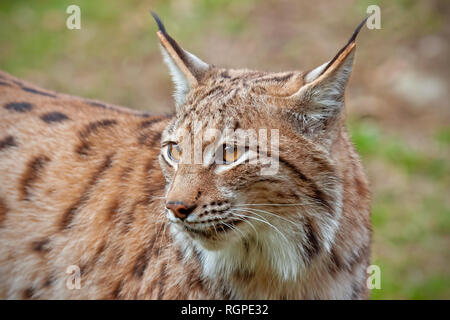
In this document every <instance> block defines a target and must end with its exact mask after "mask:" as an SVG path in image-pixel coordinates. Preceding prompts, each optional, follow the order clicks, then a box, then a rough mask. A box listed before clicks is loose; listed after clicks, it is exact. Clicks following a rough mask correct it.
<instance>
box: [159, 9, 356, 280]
mask: <svg viewBox="0 0 450 320" xmlns="http://www.w3.org/2000/svg"><path fill="white" fill-rule="evenodd" d="M156 20H157V22H158V25H159V27H160V31H159V32H158V36H159V39H160V41H161V49H162V53H163V56H164V58H165V62H166V63H167V65H168V66H169V69H170V71H171V74H172V77H173V80H174V83H175V87H176V90H175V100H176V103H177V114H176V117H175V119H174V120H173V121H172V122H171V124H170V125H169V126H168V127H167V128H166V130H165V131H164V133H163V136H162V148H161V154H160V164H161V167H162V169H163V173H164V175H165V178H166V181H167V186H166V208H167V217H168V220H169V221H170V222H171V223H172V226H173V228H172V231H173V232H174V234H175V236H176V237H178V238H179V239H181V242H183V243H186V242H193V243H194V245H197V246H199V248H200V249H207V250H213V251H214V250H219V252H218V253H217V254H218V255H219V256H227V254H225V253H226V252H228V253H229V254H228V257H227V258H223V261H226V260H227V259H228V260H239V259H236V256H239V255H242V257H243V259H242V260H245V256H247V255H251V252H250V251H251V250H250V249H249V248H260V249H259V250H258V254H257V255H256V256H255V260H258V259H261V256H266V259H267V261H266V262H265V266H263V267H262V269H263V270H276V272H275V273H276V274H277V276H278V277H280V278H284V279H291V280H294V279H296V277H297V275H298V274H299V272H301V270H304V269H305V268H306V267H307V266H308V265H309V264H310V263H311V261H312V260H313V259H315V258H316V257H317V256H320V255H321V254H323V253H324V252H329V250H330V248H331V247H332V244H333V242H334V239H335V234H336V230H337V228H338V226H339V220H340V218H341V214H342V202H343V200H342V198H343V184H342V181H341V177H340V176H339V170H338V168H337V167H336V160H337V159H336V157H334V156H333V154H332V153H333V148H334V147H335V141H337V140H339V138H340V135H341V131H342V124H343V113H342V109H343V96H344V89H345V85H346V83H347V80H348V77H349V74H350V71H351V66H352V62H353V58H354V47H355V43H354V38H355V36H356V34H357V32H358V31H359V28H361V26H362V25H360V27H359V28H358V29H357V31H356V32H355V34H354V36H353V37H352V39H351V40H350V41H349V43H348V44H347V45H346V46H345V47H344V48H343V49H342V50H341V51H340V52H339V53H338V54H337V55H336V57H335V58H334V59H332V60H331V61H330V62H328V63H325V64H323V65H322V66H319V67H318V68H316V69H314V70H312V71H310V72H284V73H266V72H259V71H249V70H228V69H220V68H216V67H214V66H210V65H208V64H207V63H205V62H203V61H202V60H200V59H199V58H197V57H195V56H194V55H192V54H191V53H189V52H187V51H185V50H183V49H182V48H181V47H179V46H178V44H177V43H176V42H175V41H174V40H173V39H172V38H171V37H170V36H169V35H168V34H167V33H166V31H165V28H164V26H163V25H162V24H161V23H160V21H159V20H158V18H157V17H156ZM261 129H262V130H265V132H270V135H271V136H272V138H273V136H274V134H273V133H274V132H275V131H276V135H275V136H276V137H275V138H276V139H270V143H268V144H271V147H272V148H271V147H269V146H268V145H267V142H268V139H266V140H264V139H258V138H259V137H258V138H257V139H256V140H257V142H256V143H253V144H252V143H249V141H250V140H252V139H250V138H249V137H250V136H251V135H247V136H246V137H247V138H248V139H242V138H241V139H238V138H236V136H238V134H237V131H244V132H248V131H250V130H253V132H254V133H256V135H258V133H259V132H260V130H261ZM274 130H275V131H274ZM229 131H231V132H232V134H231V135H230V134H224V132H229ZM211 132H213V134H211ZM217 132H218V133H217ZM237 140H239V141H240V143H239V142H236V141H237ZM261 141H262V142H263V143H261ZM264 142H265V143H266V145H264ZM246 143H248V144H246ZM273 145H276V148H275V149H274V148H273ZM198 154H199V155H198ZM274 157H275V162H276V170H274V171H273V172H272V173H271V174H270V175H266V174H262V170H261V169H263V167H264V166H265V165H266V164H267V161H266V162H264V161H259V160H262V159H264V158H269V159H270V160H271V161H270V162H271V163H272V162H273V161H274V159H273V158H274ZM195 159H196V160H197V161H196V160H195ZM255 159H258V161H252V160H255ZM198 160H200V161H198ZM266 160H267V159H266ZM241 247H243V248H244V249H243V250H240V248H241ZM261 248H264V249H261ZM263 251H265V252H266V253H264V252H263ZM205 255H207V256H210V255H211V253H210V252H209V253H208V252H206V253H205ZM205 259H208V258H205ZM213 260H214V261H215V262H214V263H212V264H213V265H214V266H215V267H214V270H213V271H211V272H212V273H216V274H217V272H220V269H221V267H220V266H218V265H220V263H217V260H220V258H217V257H216V258H214V259H213ZM263 260H264V259H263ZM277 260H283V261H286V263H285V264H282V265H277V262H276V261H277ZM231 264H232V263H231ZM229 265H230V262H229V261H228V262H227V267H225V268H227V269H230V266H229ZM235 267H236V268H242V261H241V262H237V263H236V266H235ZM231 269H232V268H231ZM218 270H219V271H218Z"/></svg>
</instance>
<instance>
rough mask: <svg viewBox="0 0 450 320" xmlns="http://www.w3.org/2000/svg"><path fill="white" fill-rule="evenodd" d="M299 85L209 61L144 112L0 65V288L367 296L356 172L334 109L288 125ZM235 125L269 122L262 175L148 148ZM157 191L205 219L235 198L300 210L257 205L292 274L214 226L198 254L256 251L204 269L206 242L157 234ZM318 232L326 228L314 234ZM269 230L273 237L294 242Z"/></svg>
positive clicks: (80, 294)
mask: <svg viewBox="0 0 450 320" xmlns="http://www.w3.org/2000/svg"><path fill="white" fill-rule="evenodd" d="M350 51H351V50H350ZM346 54H348V53H346ZM344 58H345V57H344ZM338 63H341V62H340V61H338ZM304 79H305V73H301V72H285V73H279V74H273V73H264V72H254V71H248V70H225V69H219V68H215V67H210V68H209V69H208V71H207V72H206V73H203V74H201V79H200V81H198V83H196V84H195V86H193V87H192V88H191V90H190V91H189V93H188V94H187V95H186V100H185V102H184V104H182V105H180V106H178V108H177V113H176V115H172V116H152V115H148V114H144V113H139V112H134V111H131V110H129V109H126V108H121V107H116V106H111V105H108V104H103V103H100V102H96V101H89V100H86V99H81V98H76V97H71V96H67V95H61V94H56V93H54V92H49V91H46V90H42V89H40V88H37V87H35V86H33V85H30V84H28V83H25V82H22V81H20V80H18V79H15V78H13V77H12V76H10V75H8V74H6V73H4V72H1V73H0V118H1V122H0V179H1V184H0V231H1V232H0V297H1V298H12V299H22V298H26V299H28V298H33V299H61V298H69V299H72V298H73V299H79V298H88V299H199V298H200V299H201V298H203V299H205V298H206V299H210V298H215V299H224V298H225V299H226V298H244V299H245V298H263V299H264V298H273V299H283V298H288V299H289V298H296V299H297V298H305V299H315V298H318V299H327V298H343V299H362V298H367V297H368V290H367V287H366V285H365V279H366V276H367V274H366V268H367V266H368V264H369V258H370V218H369V191H368V187H367V181H366V178H365V175H364V173H363V170H362V167H361V164H360V161H359V159H358V156H357V154H356V153H355V150H354V148H353V146H352V144H351V142H350V140H349V137H348V134H347V132H346V130H345V128H344V116H343V113H339V115H337V116H336V117H335V119H333V121H331V120H330V121H329V122H327V123H325V124H322V126H323V127H320V130H316V129H317V127H316V126H315V127H314V128H313V129H310V128H308V127H306V126H305V127H301V126H298V127H297V124H296V122H297V121H298V118H297V111H298V110H296V112H291V111H292V110H293V109H292V108H295V106H294V104H295V103H293V102H292V101H291V100H289V99H288V98H289V97H291V96H292V95H293V94H295V92H297V91H298V90H299V89H300V88H302V87H303V86H305V80H304ZM333 116H334V115H333ZM199 122H200V123H201V124H200V125H199ZM236 126H238V127H239V128H242V129H259V128H269V129H270V128H276V129H279V130H280V169H279V170H280V173H279V175H278V176H277V177H273V178H272V179H269V180H270V181H268V180H267V179H263V178H262V177H261V176H260V175H259V174H258V173H257V172H258V169H259V168H258V167H257V166H256V167H247V166H236V167H235V168H233V169H231V170H227V171H225V172H223V173H221V174H215V173H214V172H212V171H211V170H209V169H208V168H205V167H203V166H198V165H180V166H179V168H178V170H177V171H176V172H175V170H174V168H173V167H172V166H171V165H170V164H169V163H167V161H166V160H165V158H164V157H163V156H162V155H161V154H160V152H161V147H160V141H164V140H165V139H167V138H168V137H171V136H172V137H173V135H174V134H175V131H176V129H180V128H182V129H186V130H187V132H189V133H191V134H195V133H198V132H204V131H205V130H206V129H207V128H218V129H225V128H235V127H236ZM324 132H325V133H324ZM182 143H183V142H182V137H180V141H179V144H180V145H182ZM162 150H165V149H162ZM224 190H226V191H227V192H229V193H232V194H233V195H234V197H229V196H227V195H226V194H227V193H224ZM168 199H182V200H183V201H184V202H186V203H187V202H189V203H193V204H195V205H196V206H197V208H198V209H197V211H196V214H197V216H198V217H199V218H200V217H203V218H205V219H215V218H217V215H214V214H212V213H211V212H215V211H214V210H216V211H220V208H222V207H224V206H233V205H236V204H237V203H239V201H241V202H242V201H244V202H243V203H255V204H256V203H272V204H278V203H281V204H282V203H299V202H300V203H303V204H302V205H301V206H299V207H277V206H273V207H269V209H270V212H272V213H273V214H276V215H279V216H280V217H283V218H284V219H285V220H290V221H291V222H294V223H295V224H297V225H298V230H299V231H298V234H299V238H298V241H297V243H295V246H296V247H298V255H297V256H296V257H295V258H292V259H294V260H295V261H296V263H298V274H297V273H296V274H294V275H291V276H289V275H288V271H286V272H285V271H284V270H285V269H284V267H283V263H284V261H282V260H281V258H280V257H281V256H278V258H280V260H279V261H277V262H275V263H273V264H276V263H279V264H280V267H279V269H280V270H278V271H276V270H274V269H273V268H275V267H273V266H272V265H271V264H270V263H267V262H266V261H264V259H270V258H273V257H274V256H272V253H271V252H270V250H271V249H270V248H265V247H264V243H263V242H261V241H259V240H258V239H257V238H258V237H257V235H256V236H254V235H251V233H250V232H248V231H247V230H246V229H242V230H245V232H248V233H247V234H248V238H246V239H244V240H242V241H237V240H236V239H235V238H233V239H232V240H230V239H231V238H227V237H228V235H227V234H229V233H231V230H230V231H228V232H227V233H226V234H225V235H223V236H219V237H217V238H214V237H213V238H214V239H213V240H211V241H212V242H211V243H213V242H214V244H212V247H214V246H215V243H216V242H217V243H219V244H218V246H219V247H221V245H222V244H221V243H223V242H226V241H230V242H231V241H233V243H234V244H233V246H235V247H233V248H232V250H235V251H236V256H239V255H245V256H248V257H259V258H255V261H252V262H251V264H250V263H249V265H243V264H242V263H241V262H239V261H237V262H236V266H240V267H236V266H234V267H233V266H231V267H229V268H228V267H227V266H224V265H222V264H219V263H218V264H217V266H219V265H220V266H222V268H223V269H220V268H219V267H217V268H218V269H217V270H222V271H224V273H223V274H220V272H217V273H215V272H214V270H211V263H212V262H211V261H213V260H214V259H216V258H212V256H209V255H210V252H211V255H212V254H215V253H214V252H216V251H217V250H220V248H219V249H217V248H200V247H201V246H200V247H199V245H198V244H191V243H190V241H191V240H192V241H193V243H194V242H195V241H194V240H196V236H193V235H189V234H185V233H182V232H181V233H180V232H179V231H176V230H175V229H173V225H172V223H169V222H168V221H167V219H166V209H165V201H167V200H168ZM236 199H239V200H236ZM205 208H206V209H205ZM208 208H209V209H208ZM299 210H300V211H299ZM267 218H268V219H272V220H270V221H271V222H272V223H274V224H275V225H277V226H279V227H280V228H282V227H285V226H286V225H289V224H288V223H287V222H286V223H285V224H282V223H283V220H277V219H276V218H271V217H267ZM240 225H242V224H240ZM240 225H239V226H240ZM331 225H333V226H335V229H336V230H334V231H333V232H331V231H330V232H331V233H333V235H331V233H330V235H328V234H327V232H328V231H327V230H331V229H329V228H331V227H330V226H331ZM239 226H237V227H239ZM255 226H256V228H257V229H258V234H261V235H263V234H269V233H270V227H269V226H266V225H265V224H258V223H257V222H256V223H255ZM286 228H287V227H286ZM290 228H292V226H291V227H290ZM327 228H328V229H327ZM333 228H334V227H333ZM249 230H251V229H249ZM283 231H286V236H287V237H288V238H289V240H291V239H294V238H295V237H296V236H297V235H296V234H295V233H293V232H291V234H288V230H283ZM177 232H178V233H177ZM177 237H178V238H177ZM328 238H330V239H331V240H330V239H328ZM189 239H190V240H189ZM227 239H229V240H227ZM197 240H198V239H197ZM205 241H206V240H205ZM208 241H209V240H208ZM283 246H284V244H280V246H279V247H280V248H282V247H283ZM208 250H211V251H208ZM227 250H228V249H227ZM230 250H231V249H230ZM274 250H275V249H274ZM281 251H282V249H281ZM224 259H226V258H224ZM236 259H237V258H236ZM259 259H260V260H259ZM297 260H298V261H297ZM214 261H215V260H214ZM253 262H254V263H253ZM289 263H290V262H289V261H286V264H289ZM70 265H76V266H79V268H80V270H81V289H74V290H69V289H68V288H67V285H66V281H67V279H68V278H69V277H70V275H68V274H66V270H67V268H68V267H69V266H70ZM212 265H213V266H216V265H215V264H212ZM286 270H290V269H288V268H287V267H286ZM225 271H226V272H225ZM227 272H228V273H227ZM277 272H278V273H277ZM283 272H285V274H286V277H285V278H283ZM296 272H297V271H296Z"/></svg>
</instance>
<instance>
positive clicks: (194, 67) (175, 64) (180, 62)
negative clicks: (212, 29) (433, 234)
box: [150, 11, 209, 106]
mask: <svg viewBox="0 0 450 320" xmlns="http://www.w3.org/2000/svg"><path fill="white" fill-rule="evenodd" d="M150 13H151V15H152V16H153V18H154V19H155V21H156V23H157V25H158V28H159V30H158V32H157V33H156V34H157V35H158V38H159V41H160V43H161V52H162V54H163V58H164V62H165V63H166V64H167V66H168V67H169V70H170V74H171V75H172V80H173V82H174V85H175V92H174V97H175V102H176V104H177V106H179V105H181V104H183V103H184V101H185V98H186V95H187V93H188V92H189V90H190V89H191V88H193V87H194V86H196V85H198V83H199V81H200V80H201V78H202V76H203V75H204V74H205V72H206V71H207V70H208V68H209V65H208V64H206V63H205V62H203V61H202V60H200V59H199V58H197V57H196V56H194V55H193V54H191V53H189V52H187V51H186V50H183V48H181V47H180V46H179V45H178V43H176V41H175V40H173V39H172V37H170V36H169V35H168V34H167V32H166V28H165V27H164V25H163V23H162V22H161V20H160V19H159V17H158V15H157V14H156V13H154V12H152V11H151V12H150Z"/></svg>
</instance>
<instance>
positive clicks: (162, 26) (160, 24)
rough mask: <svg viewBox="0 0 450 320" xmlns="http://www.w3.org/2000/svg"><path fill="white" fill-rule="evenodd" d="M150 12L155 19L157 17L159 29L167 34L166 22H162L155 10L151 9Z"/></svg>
mask: <svg viewBox="0 0 450 320" xmlns="http://www.w3.org/2000/svg"><path fill="white" fill-rule="evenodd" d="M150 14H151V15H152V16H153V19H155V21H156V24H157V25H158V28H159V30H160V31H161V32H162V33H164V34H167V32H166V27H164V24H163V23H162V21H161V19H160V18H159V17H158V15H157V14H156V13H155V12H154V11H150Z"/></svg>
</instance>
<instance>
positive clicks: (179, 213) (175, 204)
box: [166, 201, 197, 220]
mask: <svg viewBox="0 0 450 320" xmlns="http://www.w3.org/2000/svg"><path fill="white" fill-rule="evenodd" d="M196 207H197V206H195V205H194V206H190V207H188V206H187V205H185V204H184V202H182V201H169V202H167V203H166V208H167V209H169V210H170V211H172V212H173V214H174V215H175V216H176V217H178V218H179V219H181V220H184V219H186V218H187V216H188V215H190V214H191V213H192V211H194V209H195V208H196Z"/></svg>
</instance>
